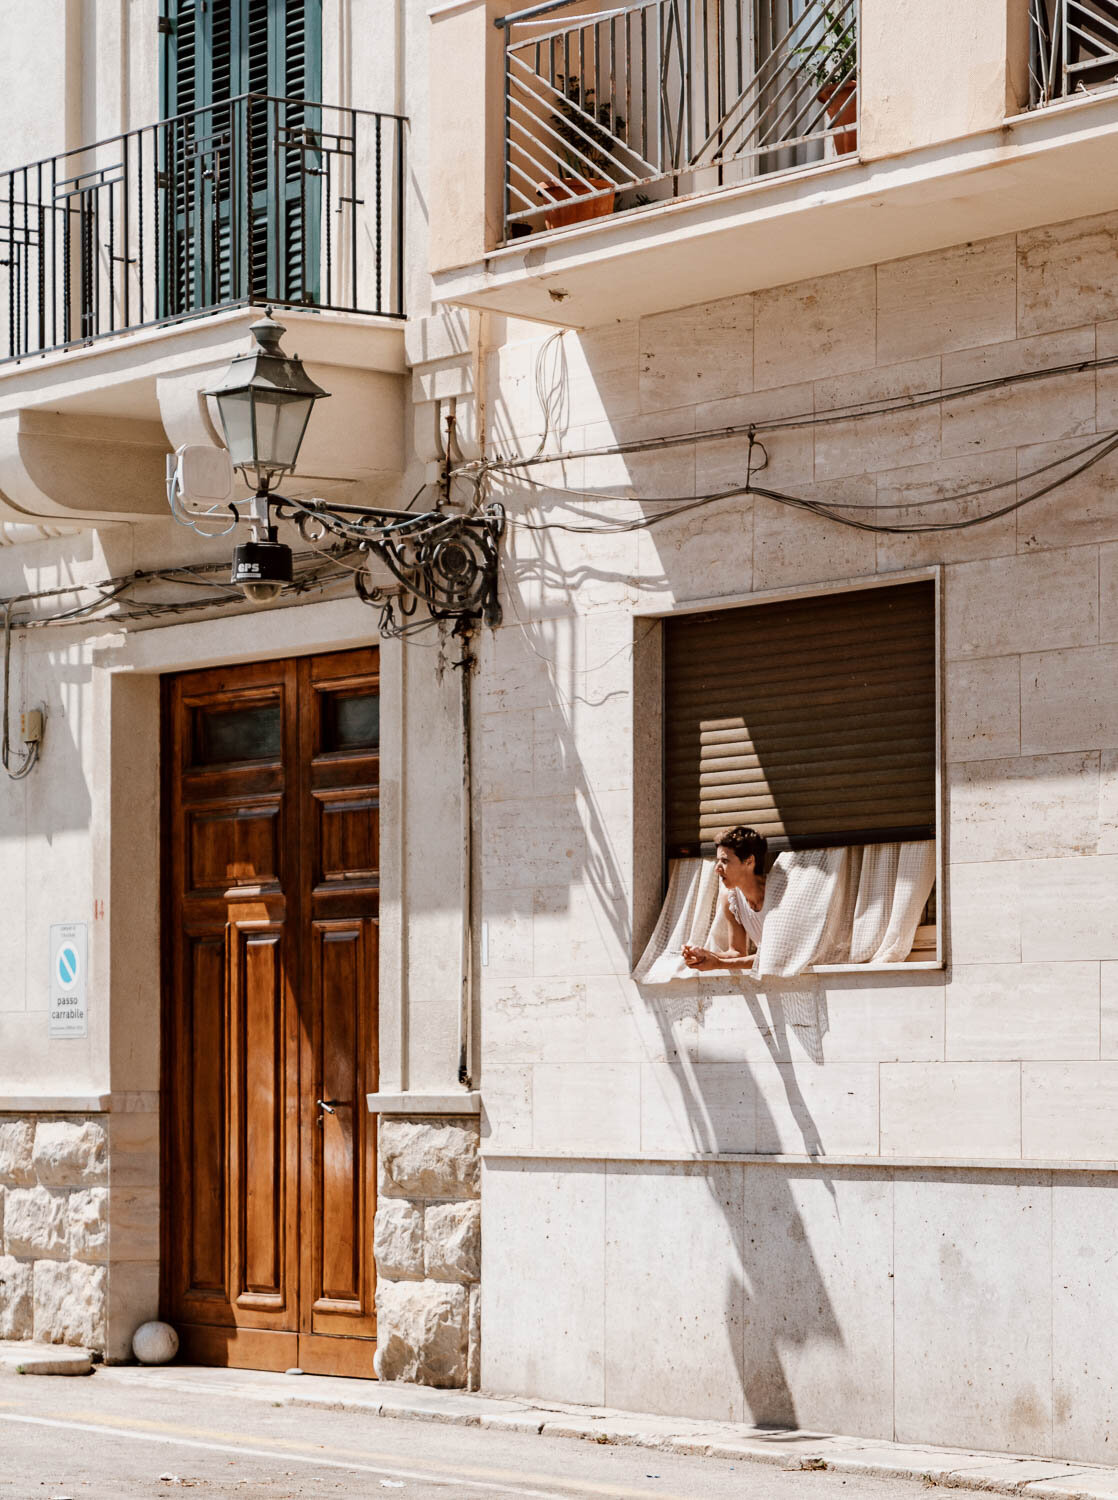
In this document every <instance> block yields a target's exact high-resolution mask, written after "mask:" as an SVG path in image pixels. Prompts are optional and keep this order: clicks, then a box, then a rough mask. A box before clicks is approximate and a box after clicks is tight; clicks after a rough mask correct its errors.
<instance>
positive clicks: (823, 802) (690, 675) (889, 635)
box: [637, 578, 940, 977]
mask: <svg viewBox="0 0 1118 1500" xmlns="http://www.w3.org/2000/svg"><path fill="white" fill-rule="evenodd" d="M661 650H662V658H661V673H662V677H661V681H662V694H663V720H662V722H663V732H662V753H663V788H664V798H663V803H664V805H663V823H662V837H663V853H664V855H665V856H666V869H667V874H668V882H667V884H668V896H667V900H666V902H665V905H664V907H663V908H662V911H661V914H660V920H659V922H658V924H657V928H656V932H655V934H654V937H653V941H652V943H651V944H650V945H649V949H648V950H646V953H645V957H644V958H643V959H642V961H641V962H640V963H639V964H638V967H637V974H638V977H647V976H648V974H649V973H650V972H651V968H652V964H653V962H654V961H656V960H657V959H659V958H660V957H662V955H663V954H665V953H667V954H668V955H671V953H672V952H673V951H675V950H676V949H677V947H678V946H680V945H681V944H682V942H687V941H691V942H696V941H697V942H698V943H699V944H700V945H705V943H706V940H707V935H708V933H709V932H710V928H711V923H712V919H713V915H714V904H715V898H716V895H717V882H716V881H715V880H714V878H713V858H714V852H715V846H716V841H717V838H718V835H719V834H720V833H721V832H722V831H723V830H725V829H727V828H732V827H734V826H735V825H738V824H744V825H746V826H749V827H752V828H755V829H756V830H757V831H758V832H759V833H761V834H763V835H764V836H765V838H766V839H767V840H768V844H769V862H770V872H769V889H768V891H767V893H766V898H765V913H766V915H765V937H764V939H763V941H762V955H761V957H762V959H764V960H765V962H764V963H763V964H761V963H759V965H758V967H759V970H760V972H762V973H768V974H794V973H800V972H803V971H804V970H805V969H814V968H819V967H827V968H830V967H834V966H837V967H847V966H849V965H855V966H859V967H860V966H863V965H871V966H874V967H880V966H883V965H894V964H904V965H910V964H912V963H920V962H924V963H935V962H938V961H939V958H940V953H939V949H938V930H937V922H936V916H935V913H936V898H935V883H936V873H937V868H938V853H937V801H938V790H937V788H938V774H937V772H938V747H939V729H938V654H937V625H936V596H935V581H934V580H933V579H932V578H921V579H919V580H916V581H904V582H898V583H896V584H891V585H887V586H871V587H863V588H854V589H848V590H844V591H842V592H837V593H829V594H812V595H810V596H808V597H798V598H788V597H781V598H777V599H770V600H768V601H766V602H760V603H757V604H751V605H745V606H742V607H737V608H728V609H719V610H710V611H704V612H697V613H681V614H676V615H672V616H669V617H668V618H666V619H665V620H664V621H663V635H662V640H661ZM770 924H771V925H770ZM770 933H771V936H770ZM770 950H771V951H770ZM671 967H672V966H671V964H670V963H669V964H667V965H665V964H664V963H662V962H661V963H660V964H659V967H658V973H659V975H660V976H661V977H665V976H666V975H668V971H669V970H671ZM668 977H670V976H668Z"/></svg>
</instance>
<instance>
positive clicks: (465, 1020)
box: [455, 622, 477, 1089]
mask: <svg viewBox="0 0 1118 1500" xmlns="http://www.w3.org/2000/svg"><path fill="white" fill-rule="evenodd" d="M463 625H464V628H463V629H462V631H461V639H462V655H461V657H460V658H459V659H458V661H457V662H455V666H456V667H457V668H458V670H459V671H460V672H461V674H462V681H461V689H462V698H461V702H462V956H461V979H462V989H461V993H460V996H459V1010H458V1082H459V1083H460V1084H461V1085H462V1087H463V1088H464V1089H468V1088H471V1087H472V1086H473V1077H472V1066H473V1055H474V1006H473V992H474V983H473V980H474V973H473V968H474V849H473V811H474V788H473V779H474V778H473V750H472V744H471V733H470V727H471V720H472V715H471V678H472V675H473V669H474V664H475V662H476V660H477V658H476V657H475V656H474V654H473V652H472V651H471V650H470V637H471V635H472V633H473V632H472V630H471V628H470V624H469V622H463Z"/></svg>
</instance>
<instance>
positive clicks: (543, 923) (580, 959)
mask: <svg viewBox="0 0 1118 1500" xmlns="http://www.w3.org/2000/svg"><path fill="white" fill-rule="evenodd" d="M599 807H600V804H599ZM587 821H588V822H593V819H592V818H588V819H587ZM598 833H599V835H600V834H601V828H600V826H599V828H598ZM594 843H595V845H596V846H597V847H598V848H599V849H600V848H601V847H602V846H603V845H607V846H608V844H609V839H608V837H600V836H599V837H598V838H595V839H594ZM584 862H585V861H582V862H581V863H584ZM626 905H627V903H626V892H625V890H624V889H623V888H622V887H621V886H620V885H618V887H617V888H616V890H613V891H611V890H596V889H595V888H594V887H593V886H590V885H582V884H580V883H576V882H574V881H571V882H570V883H569V884H567V885H565V886H563V885H557V884H553V883H550V882H549V883H547V884H546V885H545V884H544V883H542V882H541V883H540V885H539V886H538V887H537V888H536V891H535V893H534V895H533V906H532V910H533V927H534V931H533V952H534V960H533V962H534V965H535V972H536V974H537V975H538V976H539V977H540V978H546V977H548V976H550V975H556V976H562V975H583V974H614V973H618V972H622V973H624V972H627V970H628V953H629V947H628V942H629V934H628V922H627V911H626Z"/></svg>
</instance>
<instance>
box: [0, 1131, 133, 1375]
mask: <svg viewBox="0 0 1118 1500" xmlns="http://www.w3.org/2000/svg"><path fill="white" fill-rule="evenodd" d="M107 1148H108V1141H107V1131H106V1126H105V1122H104V1121H103V1120H102V1119H99V1118H75V1117H70V1116H67V1117H58V1116H43V1117H42V1118H40V1119H38V1120H30V1119H25V1118H20V1117H16V1116H11V1115H8V1116H4V1115H0V1339H32V1338H33V1339H35V1340H36V1342H38V1343H43V1344H80V1345H83V1346H86V1347H89V1348H93V1349H101V1348H103V1347H104V1345H105V1328H106V1301H107V1298H106V1291H107V1282H108V1270H107V1264H106V1263H107V1261H108V1253H109V1236H108V1188H107V1185H106V1184H107V1181H108V1149H107Z"/></svg>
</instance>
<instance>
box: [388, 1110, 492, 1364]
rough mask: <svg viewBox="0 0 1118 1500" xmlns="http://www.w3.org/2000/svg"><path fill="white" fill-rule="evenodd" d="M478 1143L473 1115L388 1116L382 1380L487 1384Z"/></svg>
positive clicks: (477, 1130)
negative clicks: (456, 1117) (482, 1336)
mask: <svg viewBox="0 0 1118 1500" xmlns="http://www.w3.org/2000/svg"><path fill="white" fill-rule="evenodd" d="M478 1142H479V1129H478V1125H477V1123H476V1121H473V1120H446V1119H389V1118H385V1119H382V1121H381V1124H380V1141H379V1157H380V1188H379V1199H378V1204H377V1213H376V1221H375V1229H374V1251H375V1254H376V1264H377V1352H376V1359H375V1367H376V1372H377V1376H378V1378H379V1379H381V1380H410V1381H415V1382H416V1383H418V1384H420V1385H434V1386H442V1387H456V1388H462V1387H466V1388H468V1389H470V1390H476V1389H477V1387H478V1381H479V1374H480V1366H481V1339H480V1333H481V1319H480V1313H481V1302H480V1293H481V1287H480V1285H479V1278H480V1274H481V1203H480V1202H479V1197H480V1182H479V1166H478Z"/></svg>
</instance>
